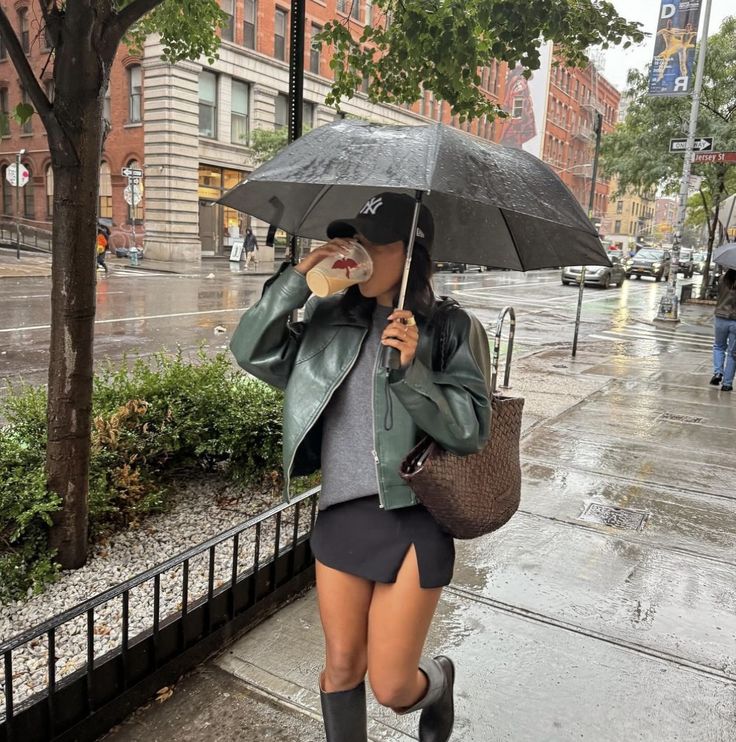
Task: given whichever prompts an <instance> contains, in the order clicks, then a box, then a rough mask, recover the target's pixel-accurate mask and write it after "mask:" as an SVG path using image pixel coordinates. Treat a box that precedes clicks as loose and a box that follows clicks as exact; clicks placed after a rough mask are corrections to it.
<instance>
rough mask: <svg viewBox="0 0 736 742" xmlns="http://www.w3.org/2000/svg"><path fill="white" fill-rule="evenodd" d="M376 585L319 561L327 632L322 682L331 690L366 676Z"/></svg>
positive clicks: (321, 605) (321, 603)
mask: <svg viewBox="0 0 736 742" xmlns="http://www.w3.org/2000/svg"><path fill="white" fill-rule="evenodd" d="M373 585H374V583H372V582H370V581H368V580H364V579H362V578H361V577H355V576H354V575H349V574H346V573H345V572H340V571H338V570H336V569H332V568H331V567H328V566H326V565H324V564H322V563H321V562H319V561H318V562H317V600H318V602H319V615H320V619H321V620H322V630H323V631H324V635H325V670H324V672H323V674H322V678H321V683H320V685H321V688H322V690H323V691H325V692H327V693H334V692H335V691H342V690H348V689H350V688H354V687H355V686H356V685H358V683H360V682H362V680H363V678H364V677H365V673H366V668H367V662H368V659H367V644H368V611H369V608H370V605H371V597H372V596H373Z"/></svg>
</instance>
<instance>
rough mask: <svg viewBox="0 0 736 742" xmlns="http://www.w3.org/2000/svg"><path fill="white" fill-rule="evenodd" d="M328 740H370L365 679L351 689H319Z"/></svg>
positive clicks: (353, 741)
mask: <svg viewBox="0 0 736 742" xmlns="http://www.w3.org/2000/svg"><path fill="white" fill-rule="evenodd" d="M319 697H320V701H321V702H322V720H323V721H324V725H325V735H326V737H327V742H368V720H367V714H366V708H365V681H364V682H362V683H361V684H360V685H357V686H356V687H355V688H351V689H350V690H339V691H336V692H334V693H325V692H324V691H323V690H322V688H321V687H320V689H319Z"/></svg>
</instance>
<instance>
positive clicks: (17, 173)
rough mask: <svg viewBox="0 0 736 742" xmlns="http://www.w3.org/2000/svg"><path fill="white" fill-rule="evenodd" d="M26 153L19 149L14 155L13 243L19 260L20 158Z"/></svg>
mask: <svg viewBox="0 0 736 742" xmlns="http://www.w3.org/2000/svg"><path fill="white" fill-rule="evenodd" d="M25 153H26V151H25V149H22V150H20V152H18V154H17V155H16V156H15V217H16V219H15V228H16V236H17V242H16V243H15V259H16V260H20V158H21V157H23V155H24V154H25Z"/></svg>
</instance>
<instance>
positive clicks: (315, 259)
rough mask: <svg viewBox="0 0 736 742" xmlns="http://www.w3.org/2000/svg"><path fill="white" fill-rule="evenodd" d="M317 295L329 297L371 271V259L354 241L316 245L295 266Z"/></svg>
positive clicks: (368, 274) (364, 279)
mask: <svg viewBox="0 0 736 742" xmlns="http://www.w3.org/2000/svg"><path fill="white" fill-rule="evenodd" d="M296 270H298V271H299V272H300V273H302V274H303V275H305V276H306V279H307V285H308V286H309V288H310V289H311V290H312V292H313V293H315V294H316V295H317V296H323V297H324V296H329V295H330V294H334V293H336V292H338V291H342V290H343V289H346V288H347V287H348V286H352V285H353V284H356V283H361V282H362V281H367V280H368V279H369V278H370V277H371V275H372V273H373V262H372V261H371V257H370V255H369V254H368V253H367V252H366V250H365V248H364V247H363V246H362V245H361V244H360V243H359V242H357V241H356V240H352V239H334V240H331V241H330V242H328V243H326V244H324V245H322V246H321V247H318V248H317V249H316V250H313V251H312V252H311V253H309V255H307V256H306V257H305V258H304V259H303V260H301V261H300V262H299V264H298V265H297V266H296Z"/></svg>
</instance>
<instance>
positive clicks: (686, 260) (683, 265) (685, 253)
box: [677, 247, 695, 278]
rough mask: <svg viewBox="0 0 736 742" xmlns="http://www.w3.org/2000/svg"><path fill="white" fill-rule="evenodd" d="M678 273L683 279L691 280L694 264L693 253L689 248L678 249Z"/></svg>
mask: <svg viewBox="0 0 736 742" xmlns="http://www.w3.org/2000/svg"><path fill="white" fill-rule="evenodd" d="M677 272H678V273H682V274H683V275H684V276H685V278H692V277H693V273H694V272H695V262H694V259H693V251H692V250H691V249H690V248H689V247H683V248H680V259H679V262H678V270H677Z"/></svg>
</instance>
